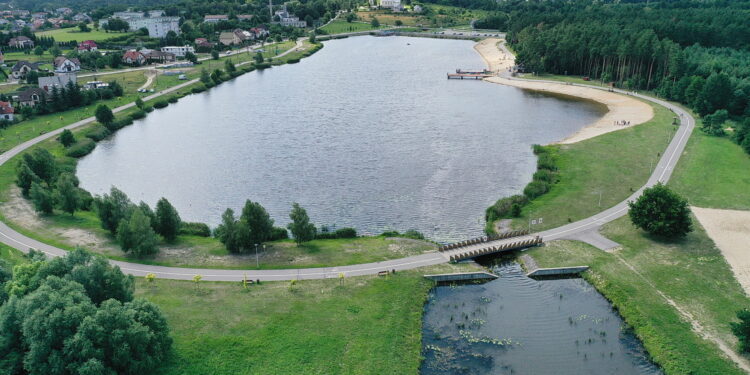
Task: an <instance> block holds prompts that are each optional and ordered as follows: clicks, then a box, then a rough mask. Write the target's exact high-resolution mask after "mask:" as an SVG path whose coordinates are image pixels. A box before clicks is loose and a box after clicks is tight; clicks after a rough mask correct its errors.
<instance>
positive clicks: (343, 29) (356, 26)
mask: <svg viewBox="0 0 750 375" xmlns="http://www.w3.org/2000/svg"><path fill="white" fill-rule="evenodd" d="M384 27H385V26H381V27H380V28H381V29H382V28H384ZM320 29H321V30H323V31H325V32H326V33H328V34H341V33H353V32H357V31H368V30H375V29H376V28H374V27H372V25H371V24H370V23H369V22H356V21H355V22H346V21H345V20H334V21H332V22H331V23H329V24H328V25H325V26H323V27H321V28H320Z"/></svg>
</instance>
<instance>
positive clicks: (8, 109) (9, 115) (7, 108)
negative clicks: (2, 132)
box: [0, 102, 14, 121]
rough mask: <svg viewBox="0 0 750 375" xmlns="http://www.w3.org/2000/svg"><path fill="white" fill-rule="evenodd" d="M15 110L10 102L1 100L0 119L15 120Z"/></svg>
mask: <svg viewBox="0 0 750 375" xmlns="http://www.w3.org/2000/svg"><path fill="white" fill-rule="evenodd" d="M13 112H14V111H13V106H12V105H11V104H10V102H0V120H5V121H13Z"/></svg>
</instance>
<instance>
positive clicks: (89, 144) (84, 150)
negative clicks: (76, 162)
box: [65, 139, 96, 158]
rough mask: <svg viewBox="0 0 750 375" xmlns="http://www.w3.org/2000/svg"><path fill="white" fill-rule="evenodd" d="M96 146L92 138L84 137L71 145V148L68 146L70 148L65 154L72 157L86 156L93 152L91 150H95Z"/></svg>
mask: <svg viewBox="0 0 750 375" xmlns="http://www.w3.org/2000/svg"><path fill="white" fill-rule="evenodd" d="M95 147H96V142H94V141H93V140H91V139H83V140H81V141H79V142H76V143H75V144H74V145H72V146H70V148H68V150H67V151H66V152H65V155H67V156H70V157H71V158H80V157H84V156H86V155H88V154H89V153H91V151H94V148H95Z"/></svg>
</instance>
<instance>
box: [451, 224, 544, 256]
mask: <svg viewBox="0 0 750 375" xmlns="http://www.w3.org/2000/svg"><path fill="white" fill-rule="evenodd" d="M527 234H529V231H528V230H526V229H523V230H513V231H510V232H505V233H501V234H495V235H491V236H483V237H477V238H472V239H469V240H466V241H460V242H454V243H451V244H448V245H443V246H440V247H439V248H438V250H440V251H446V250H453V249H458V248H461V247H465V246H471V245H476V244H481V243H485V242H490V241H497V240H504V239H506V238H512V237H519V236H525V235H527Z"/></svg>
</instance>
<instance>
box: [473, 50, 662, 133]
mask: <svg viewBox="0 0 750 375" xmlns="http://www.w3.org/2000/svg"><path fill="white" fill-rule="evenodd" d="M504 42H505V41H504V40H502V39H498V38H487V39H483V40H482V41H480V42H479V43H477V44H476V45H475V46H474V49H476V51H477V52H478V53H479V54H480V55H481V56H482V58H483V59H484V61H485V62H486V63H487V66H488V67H489V69H490V70H492V71H494V72H497V73H499V75H498V76H494V77H489V78H486V79H485V80H486V81H488V82H493V83H499V84H502V85H507V86H513V87H518V88H522V89H527V90H534V91H540V92H551V93H556V94H563V95H570V96H575V97H578V98H582V99H586V100H591V101H595V102H598V103H601V104H604V105H605V106H607V109H608V110H609V111H608V112H607V113H606V114H605V115H604V116H603V117H602V118H601V119H599V120H598V121H596V122H594V123H593V124H589V125H587V126H586V127H584V128H583V129H581V130H579V131H578V132H576V133H575V134H573V135H571V136H569V137H567V138H565V139H563V140H562V141H559V142H555V143H562V144H566V143H575V142H580V141H583V140H585V139H589V138H593V137H596V136H598V135H602V134H605V133H609V132H613V131H617V130H621V129H625V128H627V127H631V126H635V125H639V124H642V123H644V122H647V121H649V120H651V119H652V118H653V117H654V110H653V108H652V107H651V106H650V105H648V104H646V103H644V102H642V101H640V100H636V99H633V98H631V97H628V96H626V95H620V94H616V93H613V92H607V91H604V90H597V89H592V88H588V87H580V86H575V85H568V84H566V83H564V82H561V83H554V82H546V81H533V80H514V79H509V78H508V77H506V76H505V75H508V74H509V73H508V69H509V68H511V67H513V66H514V65H515V56H513V54H512V53H510V51H508V50H507V49H506V48H505V47H504V45H499V44H500V43H504ZM624 123H627V125H622V124H624Z"/></svg>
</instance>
